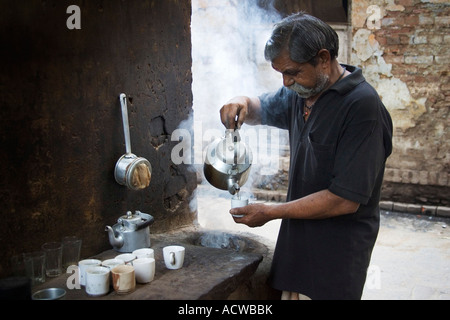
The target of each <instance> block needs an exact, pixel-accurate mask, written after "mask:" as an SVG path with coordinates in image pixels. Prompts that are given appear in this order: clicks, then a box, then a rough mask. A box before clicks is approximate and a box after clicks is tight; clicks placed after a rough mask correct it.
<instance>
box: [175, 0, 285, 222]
mask: <svg viewBox="0 0 450 320" xmlns="http://www.w3.org/2000/svg"><path fill="white" fill-rule="evenodd" d="M270 1H272V0H266V1H265V2H270ZM257 2H258V1H240V0H224V1H204V0H192V25H191V33H192V59H193V66H192V73H193V83H192V91H193V109H194V112H193V113H192V115H191V117H190V118H189V119H187V120H186V121H184V122H182V123H181V124H180V126H179V127H178V128H177V130H175V131H174V132H173V134H172V137H171V140H172V141H175V142H177V144H176V145H175V146H174V148H173V149H172V154H171V159H172V161H173V162H174V163H175V164H181V163H184V164H187V165H188V167H189V169H192V170H194V171H195V172H196V173H197V181H198V182H200V181H201V184H204V185H205V186H199V188H197V190H195V194H194V195H193V197H192V200H191V201H190V204H189V205H190V209H191V210H192V212H194V211H197V212H198V213H199V219H202V217H205V215H202V217H200V212H201V211H202V210H203V211H205V212H211V207H210V205H209V204H206V206H207V207H202V206H205V204H199V203H198V202H197V195H209V196H212V197H213V198H214V205H220V203H222V204H223V206H224V207H227V205H228V208H229V206H230V201H231V195H230V194H229V193H228V191H226V190H219V189H216V188H215V187H213V186H211V185H209V183H208V182H207V181H206V179H205V177H204V174H203V163H204V159H205V154H206V149H207V146H208V145H209V144H210V143H211V142H212V141H214V140H215V139H217V138H220V137H223V136H224V134H225V127H224V126H223V125H222V123H221V121H220V114H219V110H220V108H221V107H222V106H223V105H224V104H225V103H226V102H227V101H228V100H230V99H231V98H233V97H235V96H238V95H246V96H258V95H260V94H262V93H264V92H269V91H275V90H277V89H278V88H279V87H280V86H281V85H282V80H281V76H280V75H279V74H278V73H276V72H275V71H274V70H272V68H271V65H270V63H268V62H267V61H265V59H264V46H265V43H266V41H267V40H268V39H269V37H270V34H271V32H272V27H273V24H274V23H275V22H276V21H279V20H280V17H279V15H278V14H276V13H274V12H276V11H275V10H273V11H272V12H269V11H267V10H264V9H262V8H260V7H258V6H257V4H256V3H257ZM265 5H266V8H267V3H265ZM240 136H241V140H242V141H243V142H244V143H245V144H246V145H247V146H249V147H250V149H251V150H252V153H253V163H252V167H251V172H250V176H249V178H248V180H247V182H246V184H245V185H244V186H241V191H240V193H241V196H244V197H248V198H250V199H251V198H252V194H251V188H252V185H253V180H254V176H255V173H257V174H259V175H267V174H269V175H271V174H275V173H277V172H278V170H279V167H280V165H279V164H280V160H279V152H280V146H281V145H285V144H286V143H285V142H286V141H287V134H286V132H284V131H282V130H278V129H276V128H269V127H266V126H248V125H244V126H243V127H242V128H241V131H240ZM227 217H228V219H226V218H227ZM224 219H225V220H224ZM199 222H200V221H199ZM200 224H202V223H201V222H200ZM213 226H220V227H221V228H226V229H231V228H232V229H234V230H235V229H236V227H241V228H243V230H245V228H244V227H246V226H242V225H240V226H239V225H236V224H235V223H234V221H233V220H232V219H231V217H229V216H227V215H226V212H223V214H215V215H209V214H208V215H207V221H204V225H203V227H207V228H208V227H213Z"/></svg>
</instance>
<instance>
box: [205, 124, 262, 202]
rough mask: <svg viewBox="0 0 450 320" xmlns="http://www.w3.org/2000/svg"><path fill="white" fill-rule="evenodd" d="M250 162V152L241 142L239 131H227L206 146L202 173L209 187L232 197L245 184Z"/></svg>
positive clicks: (251, 157)
mask: <svg viewBox="0 0 450 320" xmlns="http://www.w3.org/2000/svg"><path fill="white" fill-rule="evenodd" d="M252 161H253V154H252V151H251V150H250V148H249V147H247V146H246V145H245V143H243V142H242V141H241V136H240V134H239V130H238V129H236V130H233V129H227V130H226V131H225V136H224V137H222V138H218V139H215V140H214V141H213V142H211V143H210V144H209V145H208V147H207V151H206V157H205V163H204V166H203V173H204V174H205V177H206V180H208V182H209V183H210V184H211V185H213V186H214V187H216V188H218V189H222V190H228V191H229V192H230V193H231V194H232V195H234V194H235V193H237V192H239V190H240V188H241V187H242V186H243V185H244V184H245V182H247V179H248V176H249V174H250V167H251V165H252Z"/></svg>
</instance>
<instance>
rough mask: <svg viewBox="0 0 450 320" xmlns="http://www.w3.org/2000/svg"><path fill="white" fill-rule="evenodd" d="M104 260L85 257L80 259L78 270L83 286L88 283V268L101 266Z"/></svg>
mask: <svg viewBox="0 0 450 320" xmlns="http://www.w3.org/2000/svg"><path fill="white" fill-rule="evenodd" d="M101 264H102V262H101V261H100V260H97V259H85V260H81V261H78V271H79V276H80V284H81V285H82V286H85V285H86V269H87V268H90V267H96V266H100V265H101Z"/></svg>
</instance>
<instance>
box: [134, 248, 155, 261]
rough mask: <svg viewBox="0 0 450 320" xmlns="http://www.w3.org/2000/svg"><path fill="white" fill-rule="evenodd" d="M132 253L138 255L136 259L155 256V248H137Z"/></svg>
mask: <svg viewBox="0 0 450 320" xmlns="http://www.w3.org/2000/svg"><path fill="white" fill-rule="evenodd" d="M132 253H133V254H134V255H135V256H136V259H141V258H155V250H153V249H152V248H141V249H136V250H134V251H133V252H132Z"/></svg>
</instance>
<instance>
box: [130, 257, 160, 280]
mask: <svg viewBox="0 0 450 320" xmlns="http://www.w3.org/2000/svg"><path fill="white" fill-rule="evenodd" d="M133 268H134V275H135V277H136V282H138V283H149V282H150V281H152V280H153V279H154V278H155V259H154V258H139V259H136V260H134V261H133Z"/></svg>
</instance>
